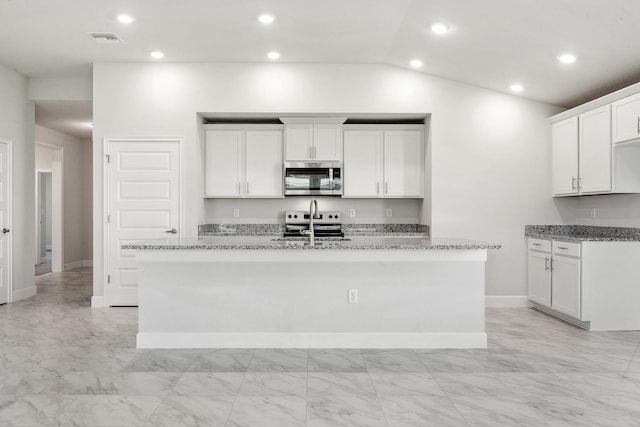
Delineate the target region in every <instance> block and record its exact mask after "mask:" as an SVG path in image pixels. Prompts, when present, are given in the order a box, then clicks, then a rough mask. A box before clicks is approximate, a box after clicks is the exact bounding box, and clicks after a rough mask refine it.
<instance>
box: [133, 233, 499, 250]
mask: <svg viewBox="0 0 640 427" xmlns="http://www.w3.org/2000/svg"><path fill="white" fill-rule="evenodd" d="M500 247H501V245H497V244H493V243H486V242H478V241H474V240H465V239H430V238H428V237H426V236H423V237H401V236H354V237H351V238H345V239H344V240H339V239H335V238H333V239H331V238H330V239H326V240H325V239H321V238H320V239H316V245H315V246H309V245H308V244H306V242H305V241H304V240H300V239H283V238H281V237H278V236H212V237H203V238H200V239H195V238H193V239H182V238H169V239H162V240H149V241H144V242H138V243H134V244H127V245H122V249H135V250H219V249H226V250H233V249H235V250H252V249H253V250H256V249H260V250H264V249H284V250H336V249H343V250H367V249H368V250H371V249H403V250H434V249H500Z"/></svg>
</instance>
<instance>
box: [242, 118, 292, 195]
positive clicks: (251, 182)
mask: <svg viewBox="0 0 640 427" xmlns="http://www.w3.org/2000/svg"><path fill="white" fill-rule="evenodd" d="M282 187H283V183H282V131H280V130H273V131H272V130H264V131H258V130H256V131H247V132H246V134H245V188H244V191H245V195H246V196H247V197H283V195H284V194H283V188H282Z"/></svg>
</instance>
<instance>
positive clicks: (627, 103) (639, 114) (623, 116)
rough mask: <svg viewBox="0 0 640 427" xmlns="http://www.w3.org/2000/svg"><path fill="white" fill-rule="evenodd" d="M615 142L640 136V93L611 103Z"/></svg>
mask: <svg viewBox="0 0 640 427" xmlns="http://www.w3.org/2000/svg"><path fill="white" fill-rule="evenodd" d="M611 106H612V117H613V129H612V139H613V142H614V143H618V142H625V141H630V140H633V139H638V138H640V93H638V94H635V95H632V96H628V97H626V98H623V99H621V100H619V101H616V102H614V103H613V104H611Z"/></svg>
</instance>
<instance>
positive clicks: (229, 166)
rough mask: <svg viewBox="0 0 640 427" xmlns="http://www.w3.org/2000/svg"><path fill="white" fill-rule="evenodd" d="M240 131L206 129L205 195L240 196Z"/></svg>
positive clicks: (241, 154)
mask: <svg viewBox="0 0 640 427" xmlns="http://www.w3.org/2000/svg"><path fill="white" fill-rule="evenodd" d="M242 137H243V136H242V131H239V130H215V131H207V133H206V138H205V141H206V142H205V157H206V158H205V163H206V167H205V169H206V172H205V176H206V180H205V195H206V196H207V197H241V196H242V188H241V187H242V180H243V177H242V158H243V153H242V145H243V144H242Z"/></svg>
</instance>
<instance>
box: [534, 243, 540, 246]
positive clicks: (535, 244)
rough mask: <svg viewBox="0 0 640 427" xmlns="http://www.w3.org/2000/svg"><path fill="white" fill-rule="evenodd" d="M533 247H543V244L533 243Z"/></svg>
mask: <svg viewBox="0 0 640 427" xmlns="http://www.w3.org/2000/svg"><path fill="white" fill-rule="evenodd" d="M532 245H533V246H542V243H532Z"/></svg>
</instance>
